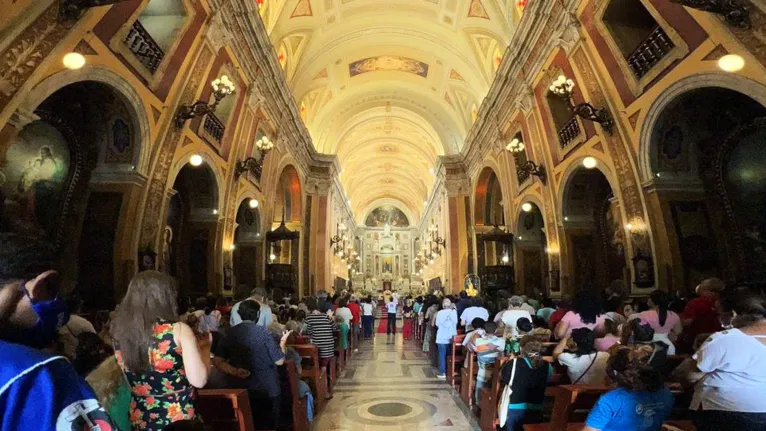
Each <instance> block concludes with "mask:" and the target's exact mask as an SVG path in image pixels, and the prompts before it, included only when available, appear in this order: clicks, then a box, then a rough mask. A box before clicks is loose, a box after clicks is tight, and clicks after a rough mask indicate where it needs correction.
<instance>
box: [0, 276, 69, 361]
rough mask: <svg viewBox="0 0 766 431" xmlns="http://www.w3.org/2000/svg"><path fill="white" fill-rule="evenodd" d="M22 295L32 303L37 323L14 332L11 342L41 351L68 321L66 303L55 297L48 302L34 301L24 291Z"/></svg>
mask: <svg viewBox="0 0 766 431" xmlns="http://www.w3.org/2000/svg"><path fill="white" fill-rule="evenodd" d="M24 294H25V295H26V296H27V297H28V298H29V300H30V301H31V302H32V310H33V311H34V312H35V314H37V323H35V325H34V326H32V327H31V328H24V329H19V330H17V331H14V332H15V333H14V334H11V338H12V340H10V341H15V342H17V343H19V344H24V345H26V346H29V347H34V348H36V349H41V348H43V347H48V346H50V345H51V343H53V341H54V340H55V339H56V337H57V336H58V330H59V328H61V327H62V326H64V325H65V324H66V323H67V322H68V321H69V311H68V310H67V306H66V303H65V302H64V301H63V300H62V299H60V298H59V297H56V298H55V299H52V300H50V301H36V300H34V299H32V298H31V297H30V296H29V292H28V291H27V290H26V289H24Z"/></svg>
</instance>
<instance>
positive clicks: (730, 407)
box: [687, 293, 766, 431]
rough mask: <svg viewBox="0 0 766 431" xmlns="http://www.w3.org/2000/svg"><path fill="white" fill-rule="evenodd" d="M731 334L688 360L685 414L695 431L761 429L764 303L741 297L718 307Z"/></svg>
mask: <svg viewBox="0 0 766 431" xmlns="http://www.w3.org/2000/svg"><path fill="white" fill-rule="evenodd" d="M722 306H723V311H724V314H725V315H729V316H731V321H730V324H731V327H732V328H731V329H727V330H725V331H721V332H718V333H715V334H713V335H711V336H710V337H708V339H707V341H705V342H704V343H703V344H702V346H701V347H700V348H699V350H697V353H695V354H694V356H693V360H694V361H696V369H695V370H692V371H691V372H690V373H689V374H688V375H687V381H688V382H691V383H694V382H696V385H695V386H694V396H693V397H692V402H691V404H690V406H689V408H690V409H691V410H692V413H693V415H692V419H693V421H694V425H695V427H696V428H697V430H698V431H712V430H723V429H726V430H733V431H739V430H742V431H750V430H753V431H754V430H763V429H766V397H765V396H764V395H766V391H765V390H764V387H766V297H764V296H763V295H754V294H749V293H742V294H737V295H729V296H728V297H725V298H724V299H723V301H722Z"/></svg>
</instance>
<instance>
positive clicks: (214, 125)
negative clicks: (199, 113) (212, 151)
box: [203, 112, 226, 143]
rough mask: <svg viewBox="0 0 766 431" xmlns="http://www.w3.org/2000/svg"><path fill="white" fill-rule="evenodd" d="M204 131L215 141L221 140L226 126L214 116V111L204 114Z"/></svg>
mask: <svg viewBox="0 0 766 431" xmlns="http://www.w3.org/2000/svg"><path fill="white" fill-rule="evenodd" d="M203 127H204V128H205V132H207V133H208V134H209V135H210V136H211V137H212V138H213V139H215V140H216V142H219V143H220V142H221V140H222V139H223V133H224V132H225V131H226V126H224V124H223V123H222V122H221V120H219V119H218V117H216V116H215V114H214V113H212V112H211V113H209V114H207V115H205V123H204V125H203Z"/></svg>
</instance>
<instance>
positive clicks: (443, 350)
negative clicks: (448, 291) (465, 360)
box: [434, 298, 458, 379]
mask: <svg viewBox="0 0 766 431" xmlns="http://www.w3.org/2000/svg"><path fill="white" fill-rule="evenodd" d="M457 323H458V322H457V311H456V310H455V307H454V306H453V305H452V301H450V300H449V298H444V300H443V301H442V309H441V310H440V311H439V312H438V313H436V318H435V319H434V325H435V326H436V328H437V330H436V346H437V348H438V349H439V352H438V353H439V374H438V375H437V376H436V377H438V378H440V379H446V378H447V351H448V349H449V347H450V345H451V344H452V339H453V338H454V337H455V335H456V334H457Z"/></svg>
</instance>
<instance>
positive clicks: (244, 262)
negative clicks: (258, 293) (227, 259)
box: [233, 199, 264, 292]
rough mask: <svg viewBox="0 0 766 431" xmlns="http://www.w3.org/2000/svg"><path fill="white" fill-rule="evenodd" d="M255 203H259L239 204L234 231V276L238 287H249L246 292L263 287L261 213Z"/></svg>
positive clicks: (248, 201)
mask: <svg viewBox="0 0 766 431" xmlns="http://www.w3.org/2000/svg"><path fill="white" fill-rule="evenodd" d="M253 202H256V203H257V202H258V201H257V200H255V199H245V200H243V201H242V203H240V204H239V209H238V210H237V221H236V223H237V224H236V228H235V231H234V244H235V245H236V248H235V249H234V255H233V259H234V276H235V280H236V284H237V286H242V285H245V286H247V289H246V290H244V291H246V292H249V291H250V290H252V289H253V288H255V287H258V286H260V285H261V283H260V281H261V273H260V271H262V270H263V266H262V265H263V261H264V260H263V238H261V213H260V211H259V210H258V208H257V207H255V208H254V206H255V203H253Z"/></svg>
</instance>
